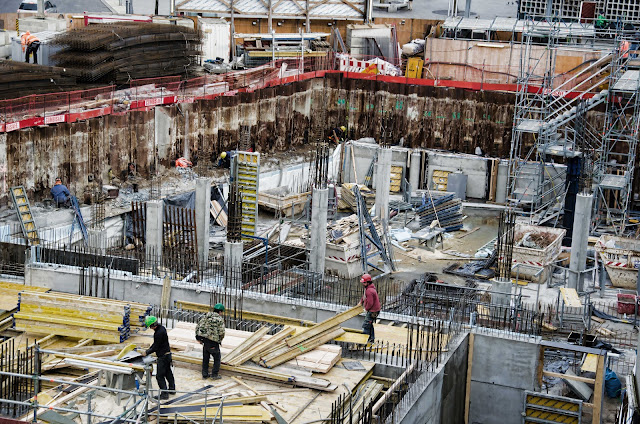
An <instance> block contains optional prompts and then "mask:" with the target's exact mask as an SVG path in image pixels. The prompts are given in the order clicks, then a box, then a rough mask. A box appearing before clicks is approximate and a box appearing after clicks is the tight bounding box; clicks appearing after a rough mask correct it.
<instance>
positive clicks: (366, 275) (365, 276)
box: [360, 274, 371, 283]
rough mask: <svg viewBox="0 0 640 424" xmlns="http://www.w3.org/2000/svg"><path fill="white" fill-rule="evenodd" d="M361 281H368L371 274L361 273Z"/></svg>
mask: <svg viewBox="0 0 640 424" xmlns="http://www.w3.org/2000/svg"><path fill="white" fill-rule="evenodd" d="M360 282H361V283H370V282H371V275H370V274H362V278H361V279H360Z"/></svg>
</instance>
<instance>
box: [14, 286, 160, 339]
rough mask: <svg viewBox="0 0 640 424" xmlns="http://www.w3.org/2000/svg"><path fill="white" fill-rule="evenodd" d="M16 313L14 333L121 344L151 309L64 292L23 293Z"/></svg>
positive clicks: (147, 306)
mask: <svg viewBox="0 0 640 424" xmlns="http://www.w3.org/2000/svg"><path fill="white" fill-rule="evenodd" d="M18 310H19V312H18V313H16V314H14V319H15V328H16V330H21V331H27V332H30V333H35V334H55V335H58V336H67V337H78V338H87V339H92V340H99V341H104V342H110V343H121V342H123V341H125V340H126V339H128V338H129V336H130V334H131V326H132V325H140V319H142V320H144V317H145V316H146V315H148V314H149V312H150V311H151V306H150V305H142V304H133V305H132V304H131V303H130V302H124V301H119V300H111V299H102V298H95V297H88V296H79V295H72V294H66V293H37V292H23V293H20V295H19V303H18Z"/></svg>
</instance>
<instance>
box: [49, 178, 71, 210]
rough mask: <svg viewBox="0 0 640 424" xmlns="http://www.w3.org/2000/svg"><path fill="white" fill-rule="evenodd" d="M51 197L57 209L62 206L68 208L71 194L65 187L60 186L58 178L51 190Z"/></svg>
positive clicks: (60, 182)
mask: <svg viewBox="0 0 640 424" xmlns="http://www.w3.org/2000/svg"><path fill="white" fill-rule="evenodd" d="M51 197H53V201H54V202H56V206H57V207H60V206H64V207H66V208H68V207H69V206H70V204H71V193H70V192H69V189H68V188H67V186H65V185H64V184H62V180H61V179H60V178H56V183H55V184H54V186H53V187H52V188H51Z"/></svg>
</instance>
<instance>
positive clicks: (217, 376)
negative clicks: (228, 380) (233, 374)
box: [209, 374, 222, 380]
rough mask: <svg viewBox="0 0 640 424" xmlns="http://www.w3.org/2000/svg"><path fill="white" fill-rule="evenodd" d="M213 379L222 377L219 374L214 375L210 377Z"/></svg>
mask: <svg viewBox="0 0 640 424" xmlns="http://www.w3.org/2000/svg"><path fill="white" fill-rule="evenodd" d="M209 378H210V379H212V380H220V379H221V378H222V377H220V376H219V375H218V374H215V375H212V376H211V377H209Z"/></svg>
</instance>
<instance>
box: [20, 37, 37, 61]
mask: <svg viewBox="0 0 640 424" xmlns="http://www.w3.org/2000/svg"><path fill="white" fill-rule="evenodd" d="M20 38H21V39H22V51H23V52H24V51H25V46H26V54H25V57H24V61H25V62H27V63H29V56H30V55H31V53H33V63H35V64H38V48H40V40H39V39H38V37H36V36H35V35H33V34H31V33H30V32H29V31H27V32H25V33H24V34H22V37H20Z"/></svg>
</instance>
